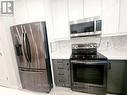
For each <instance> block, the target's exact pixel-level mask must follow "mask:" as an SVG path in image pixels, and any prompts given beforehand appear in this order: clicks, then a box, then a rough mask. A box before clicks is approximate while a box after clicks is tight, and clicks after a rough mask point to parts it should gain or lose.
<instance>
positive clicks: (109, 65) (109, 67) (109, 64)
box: [108, 61, 111, 70]
mask: <svg viewBox="0 0 127 95" xmlns="http://www.w3.org/2000/svg"><path fill="white" fill-rule="evenodd" d="M108 69H109V70H111V63H110V62H109V61H108Z"/></svg>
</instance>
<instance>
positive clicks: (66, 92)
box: [0, 86, 113, 95]
mask: <svg viewBox="0 0 127 95" xmlns="http://www.w3.org/2000/svg"><path fill="white" fill-rule="evenodd" d="M0 95H93V94H86V93H80V92H73V91H71V90H70V89H69V88H62V87H55V88H54V89H52V91H51V92H50V93H49V94H47V93H38V92H32V91H28V90H18V89H12V88H6V87H2V86H0ZM107 95H110V94H107ZM112 95H113V94H112Z"/></svg>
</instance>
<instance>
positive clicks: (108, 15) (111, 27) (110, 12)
mask: <svg viewBox="0 0 127 95" xmlns="http://www.w3.org/2000/svg"><path fill="white" fill-rule="evenodd" d="M102 21H103V23H102V34H111V33H118V27H119V0H103V6H102Z"/></svg>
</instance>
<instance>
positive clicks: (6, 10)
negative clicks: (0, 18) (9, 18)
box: [1, 1, 14, 15]
mask: <svg viewBox="0 0 127 95" xmlns="http://www.w3.org/2000/svg"><path fill="white" fill-rule="evenodd" d="M1 14H2V15H8V14H14V1H1Z"/></svg>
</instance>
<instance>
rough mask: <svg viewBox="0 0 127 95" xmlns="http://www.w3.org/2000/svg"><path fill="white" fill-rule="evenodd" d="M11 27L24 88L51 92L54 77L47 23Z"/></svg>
mask: <svg viewBox="0 0 127 95" xmlns="http://www.w3.org/2000/svg"><path fill="white" fill-rule="evenodd" d="M10 29H11V34H12V39H13V44H14V49H15V54H16V59H17V64H18V69H19V75H20V79H21V84H22V87H23V89H28V90H32V91H37V92H49V91H50V90H51V88H52V77H51V68H50V56H49V49H48V39H47V31H46V23H45V22H34V23H27V24H20V25H15V26H12V27H11V28H10Z"/></svg>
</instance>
